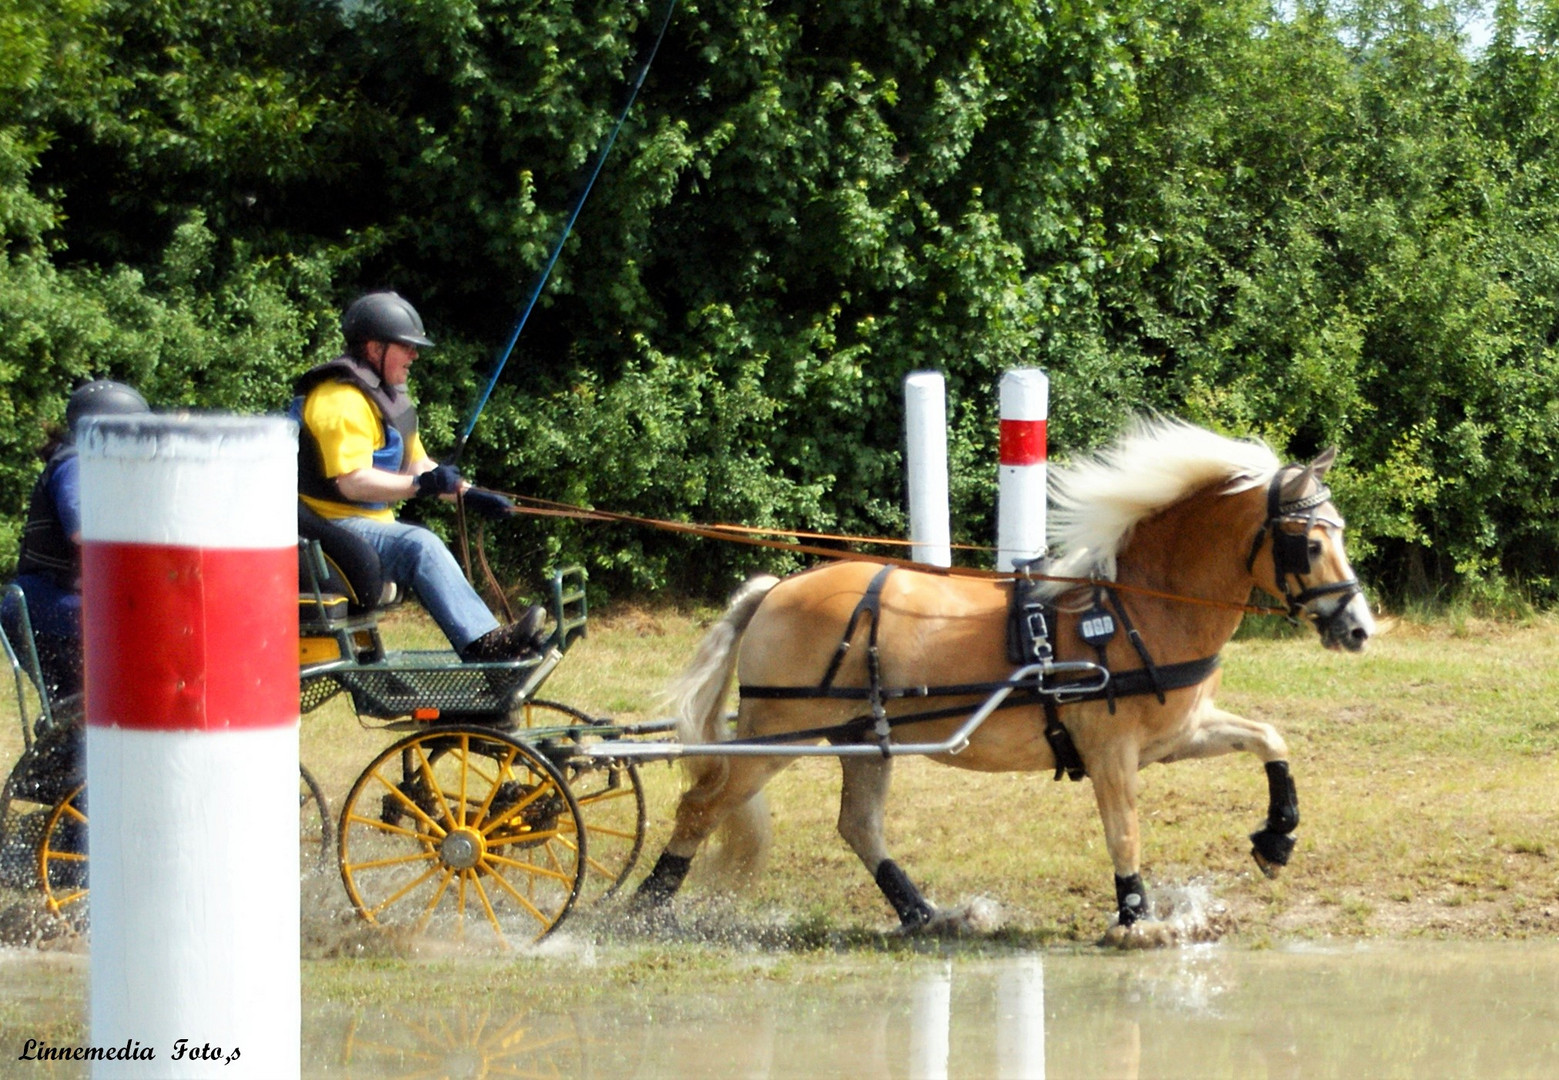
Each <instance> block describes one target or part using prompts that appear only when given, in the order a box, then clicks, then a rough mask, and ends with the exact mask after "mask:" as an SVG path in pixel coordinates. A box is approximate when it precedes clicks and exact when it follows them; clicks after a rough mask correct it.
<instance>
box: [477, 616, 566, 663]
mask: <svg viewBox="0 0 1559 1080" xmlns="http://www.w3.org/2000/svg"><path fill="white" fill-rule="evenodd" d="M546 622H547V609H546V608H544V607H541V606H539V605H532V606H530V607H528V608H526V609H525V610H524V611H523V612H521V613H520V617H519V618H518V619H515V620H514V621H513V622H512V623H510V624H509V625H508V626H500V627H499V628H498V629H496V630H489V631H488V632H487V633H485V634H483V635H482V636H481V637H479V638H477V639H476V640H475V641H473V642H471V643H470V644H468V645H467V646H466V647H465V648H463V649H461V650H460V659H461V660H463V661H465V662H466V663H468V664H482V663H499V662H502V661H505V660H518V659H520V658H521V657H525V656H530V655H533V654H535V653H538V652H540V651H541V647H542V646H543V645H545V644H546V643H547V634H546V631H545V629H544V627H545V625H546Z"/></svg>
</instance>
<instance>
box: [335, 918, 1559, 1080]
mask: <svg viewBox="0 0 1559 1080" xmlns="http://www.w3.org/2000/svg"><path fill="white" fill-rule="evenodd" d="M826 963H827V964H829V965H831V968H830V971H829V974H828V975H827V977H824V978H819V977H818V976H817V973H816V972H815V971H814V972H811V973H809V976H808V977H807V978H804V979H798V978H794V977H786V976H780V975H776V976H774V977H768V976H765V975H763V974H761V973H760V974H755V975H754V977H753V978H752V979H751V980H746V981H743V982H742V983H741V984H740V985H739V986H737V987H734V988H733V986H732V985H731V984H730V982H728V981H725V980H721V981H720V982H718V983H717V984H716V985H715V986H709V985H698V984H696V983H695V984H694V985H690V986H689V988H688V992H687V994H686V995H681V996H677V995H666V996H662V997H659V998H657V999H655V1000H648V1001H647V1000H644V997H643V995H641V994H639V993H637V992H635V991H634V990H633V989H632V988H630V987H625V988H624V990H623V992H622V994H621V995H620V996H608V997H605V998H601V999H598V1000H594V1001H593V1002H592V1004H591V1005H590V1006H588V1007H586V1008H581V1009H575V1010H573V1011H567V1012H565V1011H561V1010H560V1011H558V1012H557V1013H552V1014H549V1013H546V1012H544V1011H543V1012H531V1013H526V1014H522V1015H503V1014H501V1013H500V1011H499V1010H498V1009H497V1008H496V1007H494V1006H491V1005H484V1006H483V1007H482V1008H480V1009H474V1010H469V1011H464V1012H460V1011H452V1012H449V1013H429V1012H428V1011H426V1010H416V1009H408V1010H405V1011H393V1010H391V1011H381V1012H374V1011H362V1010H359V1011H340V1010H335V1011H332V1010H327V1011H326V1012H324V1013H321V1014H315V1015H313V1016H311V1017H310V1019H309V1020H308V1021H306V1024H305V1047H304V1061H305V1071H306V1073H307V1074H308V1075H310V1076H320V1077H329V1076H341V1077H352V1078H356V1080H370V1078H371V1080H383V1078H390V1077H404V1078H408V1080H409V1078H413V1077H417V1078H422V1077H427V1078H435V1077H450V1078H457V1077H460V1078H466V1077H469V1078H479V1077H500V1076H542V1077H613V1078H621V1077H639V1078H654V1077H676V1078H688V1080H697V1078H703V1077H710V1078H713V1077H721V1078H727V1077H744V1078H745V1077H752V1078H771V1077H774V1078H777V1077H841V1078H843V1077H850V1078H852V1080H853V1078H883V1080H888V1078H893V1080H897V1078H902V1077H917V1078H919V1077H927V1078H933V1077H1036V1078H1037V1077H1048V1078H1051V1080H1054V1078H1058V1077H1111V1078H1116V1077H1118V1078H1123V1080H1129V1078H1136V1077H1153V1078H1163V1077H1171V1078H1172V1077H1205V1076H1209V1075H1228V1076H1263V1077H1268V1078H1272V1080H1279V1078H1284V1077H1296V1078H1297V1077H1301V1076H1303V1077H1317V1076H1372V1077H1378V1076H1410V1077H1413V1078H1414V1080H1432V1078H1435V1077H1470V1076H1476V1077H1479V1078H1491V1077H1512V1078H1515V1077H1523V1078H1525V1077H1540V1076H1553V1075H1559V944H1554V943H1549V942H1543V943H1525V944H1522V945H1518V946H1509V947H1503V946H1458V945H1441V944H1433V945H1428V946H1423V947H1414V946H1404V945H1392V946H1380V947H1362V948H1353V947H1348V948H1308V949H1287V950H1274V951H1270V952H1254V953H1253V952H1240V951H1235V950H1228V949H1222V948H1216V947H1213V948H1205V947H1204V948H1192V949H1182V950H1176V951H1169V952H1163V953H1156V954H1146V955H1144V954H1133V955H1127V956H1115V955H1101V954H1099V953H1093V952H1089V953H1079V954H1048V955H1045V956H1044V957H1043V958H1041V957H1037V956H1029V957H1017V958H1010V959H1003V960H990V961H984V960H981V961H969V960H962V959H960V960H958V961H957V962H955V963H950V962H948V961H945V960H927V959H915V960H905V961H904V962H903V963H902V964H898V965H895V966H893V967H891V968H885V967H884V966H883V965H881V964H880V963H878V964H874V965H872V967H871V969H870V971H869V972H867V971H851V970H850V969H849V968H848V967H840V964H841V961H840V960H838V959H837V958H831V959H829V960H828V961H827V962H826ZM844 963H847V961H845V962H844ZM566 966H567V965H562V968H564V969H566ZM796 966H798V965H795V964H792V965H787V967H788V968H790V969H791V970H794V968H795V967H796ZM573 974H574V975H575V976H580V975H581V974H583V973H580V972H574V973H573ZM556 977H557V978H558V979H559V980H560V981H562V980H565V979H567V978H569V977H570V973H569V972H568V971H567V970H562V969H560V970H559V971H558V972H557V974H556ZM585 977H588V975H585Z"/></svg>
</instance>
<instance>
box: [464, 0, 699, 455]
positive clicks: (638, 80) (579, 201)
mask: <svg viewBox="0 0 1559 1080" xmlns="http://www.w3.org/2000/svg"><path fill="white" fill-rule="evenodd" d="M676 6H677V0H669V2H668V3H667V4H666V14H665V15H664V16H663V17H662V18H661V22H660V30H659V31H658V32H657V33H656V35H655V43H654V44H653V45H652V46H651V47H650V51H649V55H648V56H646V57H645V58H644V63H643V64H641V65H639V73H638V75H636V76H635V77H634V80H633V85H632V88H631V89H630V91H629V93H628V101H627V103H626V104H625V105H623V108H622V112H621V113H620V114H619V115H618V117H617V123H616V124H614V125H613V126H612V130H611V131H610V132H609V133H608V134H607V136H606V141H605V142H603V143H602V144H601V149H600V150H599V151H598V152H597V153H596V157H595V164H594V165H593V166H592V168H591V170H590V176H589V179H588V180H586V181H585V186H584V188H583V190H581V191H580V193H579V196H578V198H576V199H575V200H574V205H573V208H572V209H571V210H570V211H569V215H568V220H567V221H566V222H564V225H563V232H562V233H561V234H560V235H559V236H558V239H557V243H556V244H554V245H553V246H552V253H551V254H550V255H549V256H548V257H547V261H546V264H545V265H544V266H543V267H542V269H541V273H540V275H539V276H538V277H537V278H536V284H535V285H534V286H533V287H532V288H531V291H530V296H529V298H528V299H527V300H526V301H525V307H524V309H523V310H521V312H520V317H519V320H518V321H517V322H516V323H515V324H514V330H513V331H511V332H510V334H509V340H508V343H507V344H505V345H504V347H503V351H502V352H500V353H499V354H498V359H497V361H496V362H495V363H494V364H493V370H492V374H491V375H489V376H488V378H487V386H486V387H485V388H484V389H483V390H482V394H481V396H480V397H479V398H478V399H477V402H476V406H475V408H473V409H472V410H471V415H470V417H468V418H467V420H466V423H465V427H464V428H462V429H461V432H460V437H459V438H458V439H456V440H455V448H454V450H453V452H452V453H451V454H450V457H449V464H451V465H454V464H458V463H459V461H460V456H461V454H463V453H464V452H465V448H466V442H467V440H469V439H470V437H471V432H472V430H473V429H475V427H476V422H477V420H478V419H480V418H481V415H482V410H483V409H485V408H487V399H488V398H490V397H492V394H493V388H494V387H495V386H497V385H498V377H499V376H500V375H502V374H503V369H504V365H506V364H507V363H508V362H509V356H510V354H511V353H513V352H514V345H515V342H517V341H519V340H520V332H521V331H522V330H524V329H525V322H526V320H527V319H529V318H530V313H531V309H533V308H534V307H535V306H536V300H537V298H538V297H539V296H541V290H542V288H543V287H545V286H546V284H547V278H548V277H549V276H550V275H551V274H552V267H553V266H554V265H555V264H556V263H557V261H558V256H559V255H561V254H562V253H563V245H564V244H565V243H566V242H567V241H568V237H569V233H571V232H572V231H573V229H574V222H575V221H576V220H577V219H578V217H579V211H580V210H581V209H583V208H584V205H585V200H586V199H587V198H589V197H590V189H591V188H593V187H594V186H595V181H596V177H598V176H600V175H601V166H603V165H604V164H606V156H607V155H608V154H610V153H611V152H612V144H613V143H614V142H616V141H617V133H618V132H619V131H621V130H622V126H623V123H624V122H625V121H626V120H627V119H628V113H629V111H630V110H631V109H632V108H633V103H634V101H635V100H636V99H637V98H638V96H639V88H640V87H642V86H643V85H644V78H645V76H646V75H648V74H649V73H650V65H651V64H653V63H654V62H655V54H656V53H658V52H659V51H660V43H661V41H662V39H664V38H665V36H666V28H667V27H668V26H670V25H671V14H672V12H673V11H674V10H675V9H676Z"/></svg>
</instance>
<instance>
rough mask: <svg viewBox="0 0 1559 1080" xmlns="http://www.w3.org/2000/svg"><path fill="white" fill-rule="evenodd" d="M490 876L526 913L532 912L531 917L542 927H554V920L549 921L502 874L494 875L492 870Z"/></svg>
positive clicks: (489, 872)
mask: <svg viewBox="0 0 1559 1080" xmlns="http://www.w3.org/2000/svg"><path fill="white" fill-rule="evenodd" d="M488 874H489V875H490V876H491V877H492V879H493V880H494V881H496V882H497V883H498V885H499V887H500V888H502V889H503V891H504V892H506V893H508V894H509V895H510V896H512V897H514V901H515V903H517V904H519V905H520V906H521V907H523V908H524V909H525V910H526V911H528V912H530V913H531V916H532V917H533V918H534V919H535V920H536V921H537V922H539V923H541V924H542V926H551V925H552V923H553V920H552V919H549V918H548V917H547V916H546V915H544V914H542V911H541V909H540V908H538V907H537V906H536V905H535V904H533V903H531V902H530V901H529V900H527V899H526V898H525V897H523V896H521V895H520V893H519V891H518V890H517V889H515V887H514V886H513V885H510V884H509V881H508V879H507V878H505V877H504V876H503V875H502V874H494V873H492V871H491V870H489V871H488Z"/></svg>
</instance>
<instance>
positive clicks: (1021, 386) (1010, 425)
mask: <svg viewBox="0 0 1559 1080" xmlns="http://www.w3.org/2000/svg"><path fill="white" fill-rule="evenodd" d="M1049 415H1050V379H1049V378H1048V377H1047V376H1046V375H1045V373H1044V372H1043V371H1039V370H1038V369H1035V368H1019V369H1016V370H1014V371H1009V372H1007V373H1006V374H1005V375H1003V376H1002V377H1001V444H1000V445H1001V465H1000V467H999V474H998V485H997V504H996V569H997V570H1000V571H1007V570H1011V569H1012V568H1013V566H1014V564H1016V563H1018V562H1022V561H1025V560H1028V559H1033V558H1036V557H1037V556H1040V555H1043V554H1044V553H1045V422H1046V420H1047V419H1048V418H1049Z"/></svg>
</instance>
